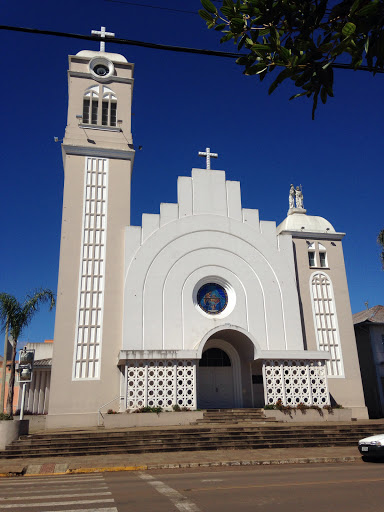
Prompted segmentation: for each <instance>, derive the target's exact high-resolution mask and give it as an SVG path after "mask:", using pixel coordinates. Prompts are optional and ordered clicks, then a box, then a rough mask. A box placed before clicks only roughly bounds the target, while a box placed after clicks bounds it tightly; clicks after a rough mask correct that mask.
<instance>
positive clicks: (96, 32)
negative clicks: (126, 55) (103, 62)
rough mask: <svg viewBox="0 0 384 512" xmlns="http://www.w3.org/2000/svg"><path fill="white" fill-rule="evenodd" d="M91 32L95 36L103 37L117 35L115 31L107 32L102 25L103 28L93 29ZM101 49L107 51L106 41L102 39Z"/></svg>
mask: <svg viewBox="0 0 384 512" xmlns="http://www.w3.org/2000/svg"><path fill="white" fill-rule="evenodd" d="M91 34H93V35H95V36H100V37H102V38H103V39H105V37H106V36H107V37H115V34H114V33H113V32H106V31H105V27H101V30H92V32H91ZM100 51H101V52H105V41H100Z"/></svg>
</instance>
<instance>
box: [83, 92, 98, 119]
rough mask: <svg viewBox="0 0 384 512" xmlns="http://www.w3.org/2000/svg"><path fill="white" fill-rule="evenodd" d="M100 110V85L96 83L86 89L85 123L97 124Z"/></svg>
mask: <svg viewBox="0 0 384 512" xmlns="http://www.w3.org/2000/svg"><path fill="white" fill-rule="evenodd" d="M98 110H99V86H98V85H94V86H93V87H90V88H89V89H87V90H86V91H85V94H84V98H83V119H82V122H83V123H84V124H97V117H98V115H97V114H98Z"/></svg>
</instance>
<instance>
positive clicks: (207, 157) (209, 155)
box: [199, 148, 219, 170]
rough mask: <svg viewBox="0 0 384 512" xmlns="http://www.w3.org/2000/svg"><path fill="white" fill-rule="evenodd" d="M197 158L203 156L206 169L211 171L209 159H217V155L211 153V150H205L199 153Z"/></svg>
mask: <svg viewBox="0 0 384 512" xmlns="http://www.w3.org/2000/svg"><path fill="white" fill-rule="evenodd" d="M199 156H205V158H206V161H207V169H208V170H210V169H211V157H212V158H217V157H218V156H219V155H218V154H217V153H211V148H205V151H199Z"/></svg>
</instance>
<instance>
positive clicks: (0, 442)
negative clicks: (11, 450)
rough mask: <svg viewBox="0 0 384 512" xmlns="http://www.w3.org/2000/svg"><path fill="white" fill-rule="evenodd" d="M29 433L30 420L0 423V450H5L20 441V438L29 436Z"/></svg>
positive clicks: (3, 421)
mask: <svg viewBox="0 0 384 512" xmlns="http://www.w3.org/2000/svg"><path fill="white" fill-rule="evenodd" d="M28 431H29V420H2V421H0V450H5V448H6V446H8V445H9V444H11V443H12V441H15V440H16V439H19V437H20V436H24V435H27V434H28Z"/></svg>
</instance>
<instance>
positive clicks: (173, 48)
mask: <svg viewBox="0 0 384 512" xmlns="http://www.w3.org/2000/svg"><path fill="white" fill-rule="evenodd" d="M0 30H10V31H13V32H24V33H27V34H39V35H46V36H56V37H67V38H72V39H83V40H86V41H104V42H107V43H108V44H110V43H111V44H124V45H130V46H140V47H143V48H152V49H154V50H165V51H171V52H179V53H194V54H198V55H208V56H213V57H226V58H231V59H238V58H239V57H241V56H246V54H244V53H231V52H219V51H215V50H204V49H202V48H187V47H183V46H173V45H169V44H158V43H146V42H145V41H136V40H134V39H122V38H118V37H114V38H110V37H105V38H102V37H100V36H92V35H90V36H84V35H82V34H71V33H69V32H58V31H57V30H41V29H38V28H27V27H14V26H10V25H0ZM332 67H333V68H339V69H352V70H353V67H352V66H351V65H350V64H336V63H333V64H332ZM356 71H370V72H372V70H371V69H370V68H369V67H368V66H359V67H358V68H357V70H356ZM375 72H376V73H384V69H377V70H375Z"/></svg>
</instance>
